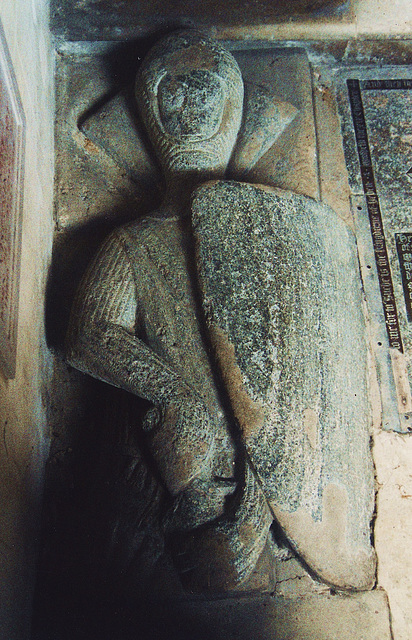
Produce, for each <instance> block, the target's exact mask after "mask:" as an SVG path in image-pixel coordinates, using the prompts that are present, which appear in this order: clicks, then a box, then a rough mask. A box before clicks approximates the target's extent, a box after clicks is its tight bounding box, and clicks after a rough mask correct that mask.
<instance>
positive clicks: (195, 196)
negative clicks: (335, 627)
mask: <svg viewBox="0 0 412 640" xmlns="http://www.w3.org/2000/svg"><path fill="white" fill-rule="evenodd" d="M136 98H137V102H138V105H139V110H140V114H141V117H142V120H143V122H144V125H145V127H146V130H147V133H148V135H149V137H150V140H151V142H152V145H153V148H154V151H155V153H156V155H157V157H158V159H159V161H160V164H161V167H162V170H163V173H164V177H165V182H166V194H165V197H164V200H163V203H162V205H161V206H160V207H159V209H158V210H157V211H154V212H153V213H152V214H151V215H150V216H148V217H145V218H143V219H139V220H137V221H136V222H133V223H129V224H127V225H125V226H123V227H121V228H119V229H116V230H115V231H114V232H112V233H111V235H110V236H109V237H108V239H107V240H106V241H105V243H104V244H103V246H102V247H101V249H100V251H99V252H98V254H97V256H96V258H95V259H94V261H93V263H92V264H91V265H90V267H89V269H88V271H87V273H86V275H85V277H84V279H83V282H82V284H81V286H80V289H79V292H78V295H77V298H76V301H75V303H74V307H73V311H72V316H71V322H70V327H69V332H68V338H67V359H68V361H69V362H70V363H71V364H72V365H73V366H74V367H76V368H78V369H80V370H81V371H83V372H86V373H88V374H90V375H92V376H94V377H96V378H98V379H100V380H102V381H104V382H106V383H109V384H111V385H114V386H117V387H119V388H121V389H124V390H126V391H128V392H130V393H131V394H134V395H136V396H139V397H141V398H144V399H145V400H147V401H149V402H150V403H151V408H150V409H149V410H148V412H147V413H146V415H145V417H144V419H143V424H142V425H141V429H142V432H143V435H144V441H145V447H146V448H147V451H148V452H149V455H150V457H151V460H152V461H153V463H154V465H155V467H156V469H157V472H158V474H159V476H160V481H161V483H162V484H163V486H164V488H165V490H166V492H167V494H168V495H169V496H170V498H171V501H172V508H171V513H172V515H169V517H168V525H167V526H168V534H170V537H171V540H172V543H171V549H172V557H173V559H174V562H175V564H176V567H177V569H178V571H179V572H180V575H181V579H182V581H183V584H184V585H185V586H186V587H187V588H188V589H191V590H208V589H212V590H231V589H236V588H238V587H239V585H241V584H243V583H244V582H245V581H246V580H247V578H248V576H249V575H250V574H251V572H252V571H253V569H254V567H255V565H256V563H257V561H258V559H259V557H260V555H261V554H262V551H263V550H264V547H265V545H266V543H267V540H268V536H271V532H270V528H271V525H272V522H273V521H274V520H275V521H276V522H277V525H278V528H280V530H281V531H282V532H283V536H284V538H285V540H287V544H288V545H290V547H291V548H292V549H293V550H294V552H295V553H296V554H297V555H298V556H299V557H300V558H301V560H302V561H303V562H304V564H305V566H306V567H307V568H308V569H309V571H310V572H311V573H312V574H313V575H314V576H316V577H318V578H320V579H322V580H324V581H325V582H326V583H328V584H330V585H333V586H335V587H338V588H343V589H365V588H369V587H371V586H372V584H373V580H374V554H373V550H372V548H371V546H370V540H369V523H370V519H371V515H372V510H373V475H372V467H371V463H370V457H369V452H368V442H369V436H368V416H369V410H368V400H367V384H366V343H365V336H364V326H363V319H362V315H361V299H360V291H359V284H358V278H357V272H356V268H357V267H356V255H355V248H354V242H353V238H352V236H351V233H350V231H349V230H348V229H347V228H346V226H345V225H344V223H343V222H342V221H341V220H340V219H339V218H338V216H337V215H336V214H334V212H333V211H331V210H330V209H328V208H327V207H325V206H323V205H321V204H319V203H316V202H315V201H313V200H311V199H310V198H307V197H304V196H298V195H295V194H292V193H288V192H284V191H280V190H277V189H274V188H268V187H262V186H259V185H250V184H245V183H240V182H233V181H232V182H231V181H225V180H223V178H224V174H225V170H226V168H227V166H228V163H229V160H230V158H231V155H232V152H233V148H234V146H235V143H236V139H237V136H238V133H239V129H240V126H241V122H242V109H243V82H242V76H241V73H240V70H239V67H238V65H237V63H236V61H235V59H234V57H233V56H232V55H231V54H230V53H229V52H227V51H226V50H225V49H223V48H222V47H221V46H220V45H219V44H217V43H215V42H213V41H211V40H210V39H208V38H206V37H205V36H203V35H201V34H198V33H196V32H191V31H182V32H178V33H175V34H171V35H169V36H167V37H166V38H164V39H163V40H161V41H160V42H159V43H158V44H157V45H156V46H155V47H154V48H153V49H152V50H151V51H150V53H149V54H148V56H147V57H146V58H145V60H144V62H143V63H142V65H141V68H140V70H139V73H138V76H137V80H136Z"/></svg>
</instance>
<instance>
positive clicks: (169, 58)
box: [135, 30, 243, 175]
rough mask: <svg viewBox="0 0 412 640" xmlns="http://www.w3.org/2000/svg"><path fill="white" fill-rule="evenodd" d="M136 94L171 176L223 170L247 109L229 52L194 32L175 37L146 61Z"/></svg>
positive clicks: (232, 58) (239, 80)
mask: <svg viewBox="0 0 412 640" xmlns="http://www.w3.org/2000/svg"><path fill="white" fill-rule="evenodd" d="M135 92H136V99H137V102H138V104H139V108H140V112H141V115H142V118H143V121H144V124H145V126H146V129H147V131H148V133H149V136H150V138H151V141H152V143H153V145H154V148H155V150H156V152H157V154H158V156H159V159H160V161H161V164H162V166H163V168H164V171H165V173H166V174H167V175H173V174H176V173H185V172H200V173H203V172H204V173H205V174H211V173H212V174H216V175H219V174H222V173H223V172H224V170H225V168H226V166H227V163H228V161H229V158H230V155H231V153H232V150H233V147H234V144H235V141H236V137H237V134H238V131H239V127H240V123H241V120H242V109H243V80H242V75H241V72H240V69H239V67H238V64H237V62H236V60H235V59H234V57H233V56H232V55H231V53H230V52H229V51H227V50H226V49H224V48H223V47H221V46H220V45H219V44H218V43H217V42H214V41H213V40H211V39H209V38H207V37H206V36H204V35H203V34H200V33H198V32H195V31H189V30H185V31H178V32H175V33H172V34H170V35H169V36H166V37H165V38H163V39H162V40H160V41H159V42H158V43H157V44H156V45H155V46H154V47H153V48H152V49H151V50H150V52H149V53H148V55H147V56H146V58H145V59H144V61H143V63H142V65H141V67H140V69H139V72H138V74H137V78H136V87H135Z"/></svg>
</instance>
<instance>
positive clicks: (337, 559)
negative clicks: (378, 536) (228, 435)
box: [192, 181, 375, 589]
mask: <svg viewBox="0 0 412 640" xmlns="http://www.w3.org/2000/svg"><path fill="white" fill-rule="evenodd" d="M192 220H193V229H194V233H195V238H196V251H197V254H196V255H197V269H198V280H199V287H200V291H201V295H202V299H203V309H204V315H205V318H206V323H207V325H208V328H209V331H210V336H211V342H212V345H213V349H214V354H215V358H216V361H217V363H218V365H219V367H220V371H221V376H222V379H223V381H224V384H225V387H226V392H227V394H228V397H229V399H230V402H231V405H232V409H233V412H234V414H235V418H236V420H237V423H238V425H239V428H240V430H241V434H242V438H243V441H244V444H245V448H246V451H247V455H248V457H249V463H250V465H251V467H252V468H253V469H254V472H255V473H256V474H257V476H258V478H259V479H260V482H261V484H262V486H263V487H264V490H265V493H266V497H267V500H268V503H269V505H270V507H271V510H272V513H273V515H274V518H275V519H276V520H277V522H278V524H279V525H280V526H281V528H282V529H283V532H284V533H285V535H286V536H287V538H288V540H289V542H290V544H291V545H292V547H293V548H294V549H295V551H296V552H297V553H298V554H299V555H300V556H301V558H302V559H303V560H304V561H305V563H306V564H307V565H308V567H309V568H310V569H311V570H312V571H313V572H314V573H315V574H316V575H318V576H319V577H321V578H322V579H323V580H324V581H326V582H327V583H329V584H331V585H335V586H337V587H340V588H349V589H366V588H370V587H371V586H372V585H373V582H374V571H375V564H374V553H373V549H372V547H371V545H370V521H371V518H372V513H373V501H374V490H373V487H374V485H373V468H372V462H371V456H370V451H369V416H370V411H369V403H368V388H367V347H366V337H365V324H364V319H363V315H362V295H361V285H360V278H359V273H358V266H357V256H356V250H355V243H354V239H353V236H352V233H351V231H350V230H349V229H348V228H347V226H346V225H345V224H344V223H343V222H342V221H341V220H340V218H339V217H338V216H337V215H336V214H335V213H334V211H332V210H331V209H330V208H328V207H326V206H324V205H322V204H319V203H317V202H315V201H314V200H312V199H310V198H307V197H305V196H299V195H296V194H292V193H288V192H284V191H279V190H276V189H273V188H267V187H262V186H256V185H250V184H242V183H238V182H224V181H221V182H213V183H208V184H206V185H203V186H202V187H200V188H199V189H198V190H197V191H196V193H195V195H194V200H193V206H192Z"/></svg>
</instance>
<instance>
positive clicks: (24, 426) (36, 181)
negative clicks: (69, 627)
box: [0, 0, 54, 640]
mask: <svg viewBox="0 0 412 640" xmlns="http://www.w3.org/2000/svg"><path fill="white" fill-rule="evenodd" d="M0 19H1V22H2V24H3V29H4V33H5V38H6V41H7V45H8V48H9V51H10V55H11V59H12V62H13V67H14V72H15V75H16V78H17V84H18V88H19V92H20V96H21V101H22V104H23V110H24V113H25V118H26V144H25V162H24V174H25V177H24V194H23V198H24V204H23V230H22V255H21V278H20V303H19V307H20V308H19V316H18V345H17V370H16V377H15V379H13V380H6V379H5V378H4V377H2V375H1V374H0V430H1V438H0V505H1V506H0V532H1V533H0V558H1V560H0V594H1V596H0V637H1V638H4V639H6V638H7V640H14V639H16V640H21V639H23V638H28V637H29V628H30V612H31V600H32V593H33V586H34V575H35V574H34V572H35V558H36V548H37V542H38V527H39V519H40V518H39V511H40V501H41V494H42V486H43V473H44V463H45V458H46V456H47V452H48V441H49V439H48V434H47V420H46V411H45V404H46V402H47V400H46V395H45V389H46V385H47V380H48V377H49V369H50V364H51V363H50V358H49V356H48V351H47V348H46V345H45V337H44V327H43V325H44V322H43V320H44V311H43V309H44V292H45V285H46V273H47V268H48V263H49V257H50V251H51V239H52V181H53V129H52V123H53V112H54V105H53V93H52V87H53V54H52V49H51V43H50V37H49V30H48V6H47V1H46V0H2V2H1V3H0Z"/></svg>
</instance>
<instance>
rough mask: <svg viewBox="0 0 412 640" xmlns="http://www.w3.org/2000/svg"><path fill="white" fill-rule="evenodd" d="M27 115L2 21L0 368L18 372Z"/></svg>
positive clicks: (9, 375)
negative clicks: (25, 126)
mask: <svg viewBox="0 0 412 640" xmlns="http://www.w3.org/2000/svg"><path fill="white" fill-rule="evenodd" d="M23 145H24V115H23V110H22V106H21V102H20V98H19V94H18V89H17V85H16V82H15V78H14V74H13V69H12V65H11V60H10V56H9V53H8V49H7V44H6V41H5V37H4V34H3V31H2V27H1V24H0V367H1V369H2V371H3V374H4V375H5V376H6V377H7V378H13V377H14V375H15V366H16V363H15V360H16V342H17V313H18V293H19V270H20V244H21V204H22V173H23Z"/></svg>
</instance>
